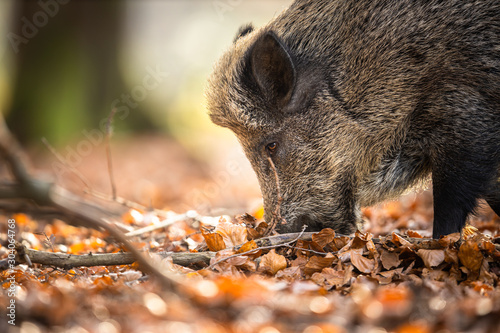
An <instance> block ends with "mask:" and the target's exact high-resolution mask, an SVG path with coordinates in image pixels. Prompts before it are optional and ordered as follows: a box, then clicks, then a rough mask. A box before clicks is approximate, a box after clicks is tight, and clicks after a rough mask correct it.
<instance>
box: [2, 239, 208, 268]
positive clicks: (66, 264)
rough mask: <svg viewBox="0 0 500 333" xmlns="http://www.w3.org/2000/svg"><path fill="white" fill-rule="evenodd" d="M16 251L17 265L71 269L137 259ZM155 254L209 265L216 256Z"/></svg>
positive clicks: (18, 248) (181, 262) (119, 255)
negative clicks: (40, 265) (38, 265)
mask: <svg viewBox="0 0 500 333" xmlns="http://www.w3.org/2000/svg"><path fill="white" fill-rule="evenodd" d="M16 252H17V253H16V265H17V264H30V263H33V264H42V265H49V266H55V267H59V268H62V269H71V268H73V267H81V266H85V267H91V266H111V265H130V264H132V263H134V262H136V261H137V260H136V257H135V255H134V254H132V253H129V252H120V253H89V254H84V255H75V254H67V253H54V252H46V251H37V250H32V249H29V248H26V247H25V246H23V245H18V246H16ZM155 254H156V255H159V256H161V257H162V258H168V257H170V258H172V261H173V263H174V264H177V265H181V266H199V264H200V263H203V264H206V265H208V264H210V259H211V258H213V257H214V256H215V253H214V252H201V253H185V252H158V253H155ZM8 268H9V265H8V259H4V260H0V270H5V269H8Z"/></svg>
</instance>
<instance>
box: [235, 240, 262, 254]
mask: <svg viewBox="0 0 500 333" xmlns="http://www.w3.org/2000/svg"><path fill="white" fill-rule="evenodd" d="M256 248H257V243H255V241H254V240H251V241H248V242H246V243H245V244H243V245H242V246H241V248H240V249H239V250H238V251H236V253H245V252H248V251H251V250H254V249H256ZM261 253H262V250H258V251H254V252H251V253H249V254H245V256H248V257H251V258H257V257H260V255H261Z"/></svg>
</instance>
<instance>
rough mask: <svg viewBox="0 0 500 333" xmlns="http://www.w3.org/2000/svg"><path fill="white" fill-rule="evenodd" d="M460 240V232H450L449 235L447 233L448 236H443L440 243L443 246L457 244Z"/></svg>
mask: <svg viewBox="0 0 500 333" xmlns="http://www.w3.org/2000/svg"><path fill="white" fill-rule="evenodd" d="M459 240H460V233H459V232H456V233H454V234H449V235H446V236H442V237H441V238H440V239H439V245H441V246H442V247H447V246H450V245H452V244H455V243H456V242H458V241H459Z"/></svg>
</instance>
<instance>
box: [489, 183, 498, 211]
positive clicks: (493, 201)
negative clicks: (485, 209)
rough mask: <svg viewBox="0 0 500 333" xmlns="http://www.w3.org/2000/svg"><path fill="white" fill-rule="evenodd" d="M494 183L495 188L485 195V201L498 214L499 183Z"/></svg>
mask: <svg viewBox="0 0 500 333" xmlns="http://www.w3.org/2000/svg"><path fill="white" fill-rule="evenodd" d="M496 185H497V186H496V188H495V189H494V190H493V191H492V192H491V193H490V194H489V195H487V196H486V202H487V203H488V205H490V207H491V209H493V211H494V212H495V213H496V214H497V215H498V216H500V183H497V184H496Z"/></svg>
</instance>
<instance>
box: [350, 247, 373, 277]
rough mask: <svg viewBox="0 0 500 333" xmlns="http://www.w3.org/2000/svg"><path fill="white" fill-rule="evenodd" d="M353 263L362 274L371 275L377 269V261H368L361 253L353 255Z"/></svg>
mask: <svg viewBox="0 0 500 333" xmlns="http://www.w3.org/2000/svg"><path fill="white" fill-rule="evenodd" d="M351 262H352V264H353V265H354V267H356V268H357V269H358V270H359V271H360V272H362V273H371V272H373V270H374V268H375V260H374V259H368V258H366V257H363V255H362V254H361V253H359V252H357V251H356V252H354V251H353V252H352V253H351Z"/></svg>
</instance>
